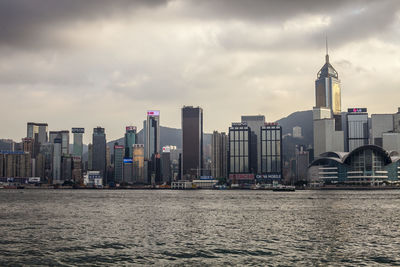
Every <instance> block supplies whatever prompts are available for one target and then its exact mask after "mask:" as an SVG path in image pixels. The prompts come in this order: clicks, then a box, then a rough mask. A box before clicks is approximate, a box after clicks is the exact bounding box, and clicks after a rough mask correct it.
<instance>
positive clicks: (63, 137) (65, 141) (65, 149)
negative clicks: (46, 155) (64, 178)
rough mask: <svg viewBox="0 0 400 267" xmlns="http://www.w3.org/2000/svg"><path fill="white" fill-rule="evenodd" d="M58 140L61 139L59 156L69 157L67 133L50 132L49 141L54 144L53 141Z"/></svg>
mask: <svg viewBox="0 0 400 267" xmlns="http://www.w3.org/2000/svg"><path fill="white" fill-rule="evenodd" d="M56 138H58V139H61V154H62V155H69V131H68V130H63V131H50V133H49V141H50V143H52V144H54V140H55V139H56Z"/></svg>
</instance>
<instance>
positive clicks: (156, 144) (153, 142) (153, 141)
mask: <svg viewBox="0 0 400 267" xmlns="http://www.w3.org/2000/svg"><path fill="white" fill-rule="evenodd" d="M144 129H146V131H145V138H144V139H145V140H144V141H145V157H146V159H148V160H150V159H151V158H152V156H153V155H154V154H156V153H160V111H159V110H149V111H147V120H146V122H145V127H144Z"/></svg>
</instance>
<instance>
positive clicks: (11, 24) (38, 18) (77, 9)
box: [0, 0, 166, 47]
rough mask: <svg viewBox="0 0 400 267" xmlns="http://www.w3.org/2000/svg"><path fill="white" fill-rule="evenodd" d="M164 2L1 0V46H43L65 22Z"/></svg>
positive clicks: (84, 19) (124, 11) (130, 11)
mask: <svg viewBox="0 0 400 267" xmlns="http://www.w3.org/2000/svg"><path fill="white" fill-rule="evenodd" d="M165 3H166V0H135V1H131V0H66V1H63V0H0V46H10V47H13V46H22V47H32V46H34V47H37V46H40V45H46V44H48V43H49V42H50V43H52V42H54V41H56V40H54V39H53V38H54V35H55V34H56V32H57V29H58V28H60V27H62V26H65V25H67V24H70V23H78V24H79V23H80V22H87V21H91V20H96V19H107V18H112V17H113V16H120V15H121V14H131V13H132V12H134V11H137V10H139V9H141V8H152V7H156V6H160V5H163V4H165ZM58 45H61V44H60V43H58Z"/></svg>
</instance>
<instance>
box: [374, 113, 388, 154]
mask: <svg viewBox="0 0 400 267" xmlns="http://www.w3.org/2000/svg"><path fill="white" fill-rule="evenodd" d="M393 128H394V127H393V114H372V115H371V132H372V136H371V138H372V140H371V141H372V142H371V143H372V144H374V145H377V146H380V147H382V146H383V133H388V132H393Z"/></svg>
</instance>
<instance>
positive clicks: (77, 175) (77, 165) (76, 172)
mask: <svg viewBox="0 0 400 267" xmlns="http://www.w3.org/2000/svg"><path fill="white" fill-rule="evenodd" d="M72 180H73V181H74V182H75V183H76V184H80V185H82V184H83V176H82V158H81V157H78V156H74V157H72Z"/></svg>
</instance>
